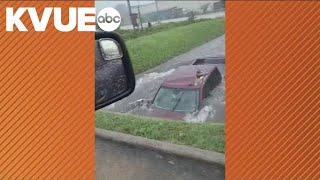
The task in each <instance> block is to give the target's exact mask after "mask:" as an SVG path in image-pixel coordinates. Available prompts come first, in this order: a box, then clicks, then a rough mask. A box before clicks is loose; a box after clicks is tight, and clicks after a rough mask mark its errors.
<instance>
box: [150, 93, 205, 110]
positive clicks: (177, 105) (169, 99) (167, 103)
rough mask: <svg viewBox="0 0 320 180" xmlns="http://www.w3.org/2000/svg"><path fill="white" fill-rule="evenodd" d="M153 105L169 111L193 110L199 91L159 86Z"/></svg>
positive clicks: (197, 102) (197, 103) (196, 107)
mask: <svg viewBox="0 0 320 180" xmlns="http://www.w3.org/2000/svg"><path fill="white" fill-rule="evenodd" d="M154 105H155V107H157V108H160V109H165V110H170V111H177V112H193V111H195V110H197V109H198V106H199V91H198V90H186V89H172V88H161V89H160V90H159V92H158V94H157V96H156V98H155V100H154Z"/></svg>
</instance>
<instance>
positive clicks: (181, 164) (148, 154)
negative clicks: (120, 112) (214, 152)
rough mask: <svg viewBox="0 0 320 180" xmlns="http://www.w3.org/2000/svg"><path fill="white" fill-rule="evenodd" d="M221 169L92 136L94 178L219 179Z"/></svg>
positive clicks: (124, 179)
mask: <svg viewBox="0 0 320 180" xmlns="http://www.w3.org/2000/svg"><path fill="white" fill-rule="evenodd" d="M224 171H225V170H224V168H223V167H219V166H215V165H212V164H208V163H204V162H199V161H194V160H190V159H186V158H182V157H177V156H173V155H169V154H163V153H159V152H154V151H151V150H148V149H141V148H137V147H134V146H130V145H126V144H120V143H116V142H112V141H105V140H103V139H101V138H99V137H96V179H97V180H150V179H152V180H163V179H165V180H194V179H197V180H206V179H208V180H220V179H224V178H225V177H224Z"/></svg>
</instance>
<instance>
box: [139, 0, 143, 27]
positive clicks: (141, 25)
mask: <svg viewBox="0 0 320 180" xmlns="http://www.w3.org/2000/svg"><path fill="white" fill-rule="evenodd" d="M138 14H139V21H140V28H141V30H143V24H142V18H141V12H140V2H139V1H138Z"/></svg>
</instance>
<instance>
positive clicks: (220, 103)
mask: <svg viewBox="0 0 320 180" xmlns="http://www.w3.org/2000/svg"><path fill="white" fill-rule="evenodd" d="M212 56H225V36H224V35H223V36H220V37H218V38H216V39H214V40H211V41H209V42H207V43H205V44H203V45H201V46H199V47H196V48H194V49H192V50H190V51H189V52H187V53H184V54H181V55H179V56H176V57H174V58H172V59H170V60H168V61H167V62H166V63H163V64H161V65H159V66H156V67H155V68H152V69H150V70H148V71H146V72H144V73H141V74H138V75H137V76H136V88H135V91H134V92H133V93H132V94H131V95H130V96H129V97H127V98H124V99H122V100H120V101H118V102H116V103H114V104H112V105H110V106H108V107H106V108H104V110H108V111H115V112H122V113H133V114H138V115H148V109H146V108H145V107H135V106H132V104H134V103H135V102H136V101H137V100H139V99H153V97H154V96H155V94H156V92H157V90H158V89H159V87H160V85H161V83H162V82H163V80H164V79H165V78H166V77H167V76H168V75H170V74H171V73H172V72H174V70H175V69H176V68H177V67H179V66H182V65H189V64H190V63H191V62H192V61H193V60H194V59H197V58H203V57H212ZM217 66H218V68H219V71H220V72H221V74H222V75H223V77H224V74H225V67H224V64H220V65H217ZM211 94H212V95H211V97H210V98H208V99H207V102H206V108H205V109H204V111H203V113H202V114H200V116H199V117H190V119H191V120H193V121H195V122H198V121H199V122H201V118H203V117H207V116H209V115H207V114H205V113H208V112H210V114H211V115H210V118H209V119H210V121H211V122H217V123H224V119H225V82H224V78H223V80H222V83H221V84H220V85H219V86H218V87H217V88H215V89H214V90H213V92H212V93H211ZM211 116H212V117H211Z"/></svg>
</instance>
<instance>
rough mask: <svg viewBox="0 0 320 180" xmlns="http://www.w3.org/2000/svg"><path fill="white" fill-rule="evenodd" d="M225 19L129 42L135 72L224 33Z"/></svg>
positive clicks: (194, 24)
mask: <svg viewBox="0 0 320 180" xmlns="http://www.w3.org/2000/svg"><path fill="white" fill-rule="evenodd" d="M224 23H225V21H224V19H214V20H208V21H202V22H197V23H193V24H189V25H185V26H179V27H174V28H171V29H169V30H164V31H161V32H157V33H154V34H151V35H147V36H142V37H139V38H135V39H131V40H128V41H126V45H127V48H128V51H129V54H130V57H131V61H132V64H133V68H134V71H135V73H136V74H137V73H141V72H143V71H146V70H148V69H150V68H152V67H155V66H157V65H159V64H162V63H164V62H166V61H167V60H168V59H170V58H172V57H175V56H177V55H180V54H182V53H185V52H187V51H189V50H191V49H192V48H194V47H197V46H199V45H202V44H204V43H206V42H208V41H210V40H212V39H214V38H216V37H218V36H220V35H222V34H224V29H225V26H224Z"/></svg>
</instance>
